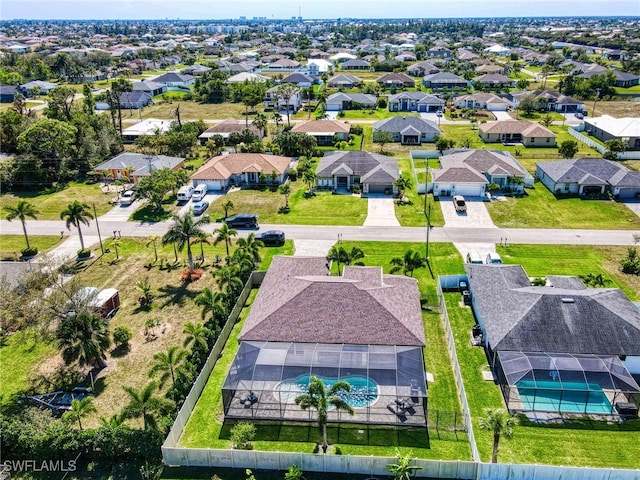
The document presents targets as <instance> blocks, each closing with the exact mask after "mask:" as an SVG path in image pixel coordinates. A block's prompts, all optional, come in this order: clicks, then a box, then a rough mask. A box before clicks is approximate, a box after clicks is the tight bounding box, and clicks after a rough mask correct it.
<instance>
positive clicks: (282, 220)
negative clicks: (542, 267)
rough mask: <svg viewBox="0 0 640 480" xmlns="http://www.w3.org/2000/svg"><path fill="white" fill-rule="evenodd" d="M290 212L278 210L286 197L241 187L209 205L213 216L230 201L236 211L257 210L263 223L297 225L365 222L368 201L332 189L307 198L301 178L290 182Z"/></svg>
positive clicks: (221, 210) (220, 213) (219, 213)
mask: <svg viewBox="0 0 640 480" xmlns="http://www.w3.org/2000/svg"><path fill="white" fill-rule="evenodd" d="M290 185H291V196H290V197H289V208H290V210H289V212H288V213H279V210H280V208H282V207H284V204H285V198H284V196H283V195H281V194H280V193H278V192H277V191H275V192H272V191H271V190H269V189H266V190H263V191H260V190H238V191H233V192H229V193H227V194H226V195H225V196H223V197H219V198H218V199H216V201H215V202H214V203H213V204H212V206H211V207H210V208H209V212H210V215H211V218H212V219H215V218H217V217H221V216H223V213H224V210H223V209H222V204H223V203H224V202H225V201H227V200H231V201H232V202H233V204H234V209H233V211H230V214H231V215H232V214H234V213H257V214H259V215H260V223H267V224H296V225H362V224H363V223H364V220H365V218H367V201H366V199H363V198H360V197H359V196H351V195H333V194H331V192H320V191H319V192H316V195H315V196H314V197H311V198H304V192H305V190H306V186H305V184H304V183H303V182H302V180H300V179H298V180H297V181H295V182H292V183H291V184H290Z"/></svg>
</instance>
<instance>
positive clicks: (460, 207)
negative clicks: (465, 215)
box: [453, 195, 467, 212]
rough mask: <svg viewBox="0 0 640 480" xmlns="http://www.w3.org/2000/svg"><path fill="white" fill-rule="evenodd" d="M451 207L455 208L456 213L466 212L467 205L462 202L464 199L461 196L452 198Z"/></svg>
mask: <svg viewBox="0 0 640 480" xmlns="http://www.w3.org/2000/svg"><path fill="white" fill-rule="evenodd" d="M453 206H454V207H455V208H456V212H466V211H467V203H466V202H465V201H464V197H463V196H462V195H454V196H453Z"/></svg>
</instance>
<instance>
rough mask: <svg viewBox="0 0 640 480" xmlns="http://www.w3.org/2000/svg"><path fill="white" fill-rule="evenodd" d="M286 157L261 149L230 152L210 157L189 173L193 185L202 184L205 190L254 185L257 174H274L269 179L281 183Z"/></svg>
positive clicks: (288, 158) (283, 179) (286, 166)
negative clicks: (264, 151) (254, 151)
mask: <svg viewBox="0 0 640 480" xmlns="http://www.w3.org/2000/svg"><path fill="white" fill-rule="evenodd" d="M291 160H292V159H291V158H290V157H281V156H279V155H267V154H264V153H230V154H226V155H218V156H215V157H211V158H210V159H209V160H208V161H207V163H205V164H204V165H203V166H202V167H200V168H199V169H198V171H197V172H196V173H194V174H193V175H191V177H190V178H191V180H192V181H193V185H194V186H197V185H200V184H203V183H204V184H206V185H207V189H208V190H226V189H227V188H229V187H230V186H233V185H236V186H244V185H255V184H257V183H259V180H260V175H261V174H264V175H266V176H267V177H270V176H271V175H272V173H274V172H275V173H276V174H277V175H276V178H275V179H274V180H272V179H271V178H269V181H270V182H274V183H284V181H285V180H286V177H287V172H288V171H289V165H290V164H291Z"/></svg>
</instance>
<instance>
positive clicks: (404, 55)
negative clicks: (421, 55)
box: [393, 52, 417, 62]
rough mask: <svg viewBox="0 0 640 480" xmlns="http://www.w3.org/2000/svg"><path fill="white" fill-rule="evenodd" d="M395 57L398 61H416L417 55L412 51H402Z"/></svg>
mask: <svg viewBox="0 0 640 480" xmlns="http://www.w3.org/2000/svg"><path fill="white" fill-rule="evenodd" d="M393 59H394V60H396V61H398V62H415V61H416V60H417V57H416V56H415V55H414V54H413V53H411V52H400V53H399V54H398V55H396V56H395V57H393Z"/></svg>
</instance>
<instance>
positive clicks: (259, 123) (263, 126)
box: [251, 113, 269, 140]
mask: <svg viewBox="0 0 640 480" xmlns="http://www.w3.org/2000/svg"><path fill="white" fill-rule="evenodd" d="M268 122H269V121H268V120H267V116H266V115H265V114H264V113H258V114H256V116H255V118H254V119H253V122H251V125H253V126H254V127H256V128H257V129H258V131H259V132H260V140H262V139H263V138H264V137H265V136H266V130H267V124H268Z"/></svg>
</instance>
